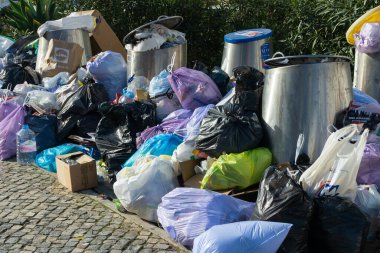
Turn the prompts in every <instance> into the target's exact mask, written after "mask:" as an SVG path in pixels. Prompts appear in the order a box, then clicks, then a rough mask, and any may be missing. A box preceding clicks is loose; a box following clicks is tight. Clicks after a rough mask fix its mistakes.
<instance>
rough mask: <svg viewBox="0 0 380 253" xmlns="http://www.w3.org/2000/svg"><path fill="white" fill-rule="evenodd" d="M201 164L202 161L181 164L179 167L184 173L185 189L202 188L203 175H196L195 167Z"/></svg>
mask: <svg viewBox="0 0 380 253" xmlns="http://www.w3.org/2000/svg"><path fill="white" fill-rule="evenodd" d="M200 163H201V160H200V159H197V160H190V161H186V162H180V163H179V167H180V168H181V171H182V179H183V184H184V186H185V187H191V188H201V182H202V179H203V176H202V175H197V174H196V173H195V170H194V167H195V166H197V165H199V164H200Z"/></svg>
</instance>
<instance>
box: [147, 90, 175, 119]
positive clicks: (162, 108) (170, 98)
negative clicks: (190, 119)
mask: <svg viewBox="0 0 380 253" xmlns="http://www.w3.org/2000/svg"><path fill="white" fill-rule="evenodd" d="M152 101H153V103H154V104H155V105H156V111H157V120H158V121H161V120H163V119H164V118H165V117H166V116H168V115H169V114H170V113H172V112H174V111H177V110H179V109H181V108H182V106H181V103H180V102H179V100H178V98H177V96H176V95H175V94H174V92H173V91H169V92H168V93H166V94H164V95H160V96H158V97H154V98H152Z"/></svg>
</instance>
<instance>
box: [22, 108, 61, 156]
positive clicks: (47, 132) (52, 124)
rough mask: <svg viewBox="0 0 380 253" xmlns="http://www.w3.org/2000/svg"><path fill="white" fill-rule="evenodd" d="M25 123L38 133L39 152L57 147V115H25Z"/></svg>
mask: <svg viewBox="0 0 380 253" xmlns="http://www.w3.org/2000/svg"><path fill="white" fill-rule="evenodd" d="M25 124H28V125H29V128H30V130H32V131H33V132H34V133H35V134H36V144H37V152H41V151H43V150H45V149H48V148H51V147H55V146H57V145H58V141H57V117H56V116H55V115H43V116H33V115H27V116H26V117H25Z"/></svg>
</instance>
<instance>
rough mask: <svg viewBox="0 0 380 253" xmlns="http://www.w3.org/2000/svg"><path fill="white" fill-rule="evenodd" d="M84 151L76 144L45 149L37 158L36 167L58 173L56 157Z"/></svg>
mask: <svg viewBox="0 0 380 253" xmlns="http://www.w3.org/2000/svg"><path fill="white" fill-rule="evenodd" d="M78 151H82V147H81V146H79V145H74V144H63V145H60V146H58V147H54V148H49V149H45V150H44V151H42V152H41V153H39V154H37V156H36V165H37V166H38V167H41V168H43V169H45V170H47V171H50V172H54V173H55V172H57V166H56V163H55V157H56V156H59V155H66V154H70V153H74V152H78Z"/></svg>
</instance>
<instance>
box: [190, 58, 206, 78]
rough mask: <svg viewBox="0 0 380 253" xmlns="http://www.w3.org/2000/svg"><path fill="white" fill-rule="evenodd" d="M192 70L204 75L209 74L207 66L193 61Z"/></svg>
mask: <svg viewBox="0 0 380 253" xmlns="http://www.w3.org/2000/svg"><path fill="white" fill-rule="evenodd" d="M193 69H195V70H198V71H201V72H203V73H205V74H206V75H209V74H210V70H209V69H208V67H207V65H206V64H204V63H203V62H201V61H198V60H195V61H194V65H193Z"/></svg>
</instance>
